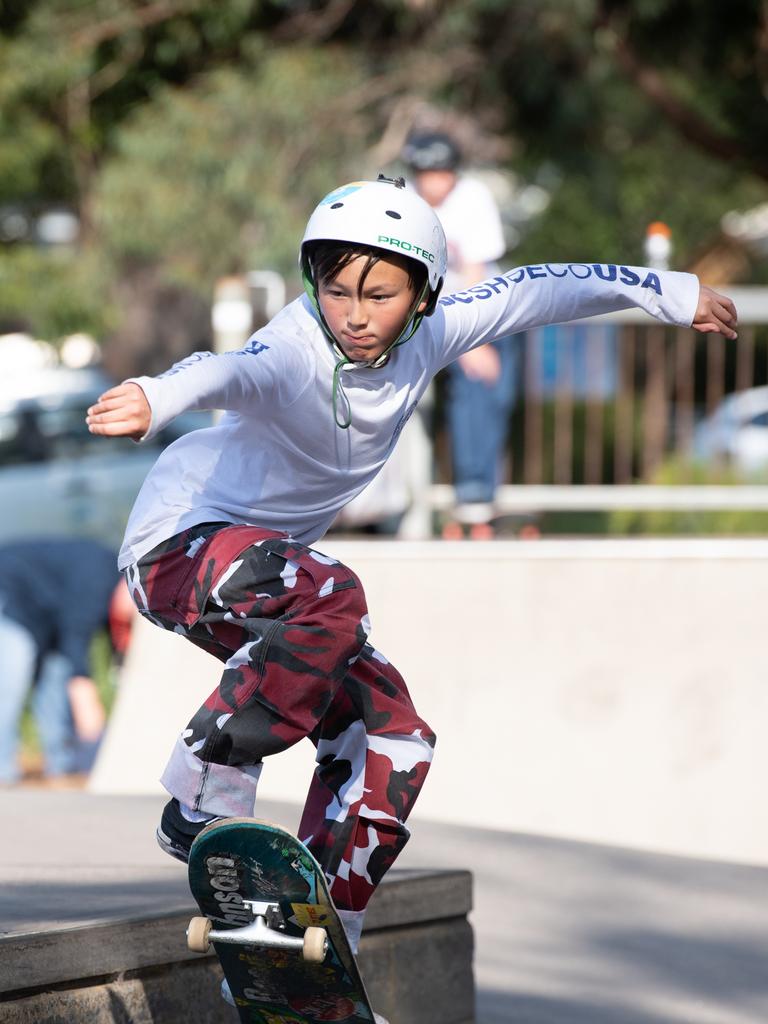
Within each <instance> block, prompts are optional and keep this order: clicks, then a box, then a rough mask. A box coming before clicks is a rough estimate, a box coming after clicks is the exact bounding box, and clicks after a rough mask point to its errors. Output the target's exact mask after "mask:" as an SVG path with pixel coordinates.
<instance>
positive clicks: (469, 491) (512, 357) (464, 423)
mask: <svg viewBox="0 0 768 1024" xmlns="http://www.w3.org/2000/svg"><path fill="white" fill-rule="evenodd" d="M402 156H403V160H404V162H405V164H406V165H407V166H408V168H409V170H410V171H411V173H412V175H413V179H414V185H415V187H416V189H417V190H418V192H419V194H420V195H421V196H422V198H423V199H425V200H426V201H427V202H428V203H429V204H430V206H431V207H432V208H433V210H434V211H435V213H436V214H437V216H438V217H439V219H440V222H441V224H442V225H443V229H444V231H445V237H446V241H447V245H448V273H447V275H446V290H447V291H459V290H461V289H462V288H469V287H471V286H472V285H474V284H477V283H478V282H479V281H482V280H484V279H485V278H488V277H491V276H492V275H493V274H494V273H497V272H498V264H497V261H498V260H499V259H500V258H501V257H502V256H503V255H504V252H505V250H506V243H505V241H504V234H503V230H502V224H501V216H500V213H499V208H498V206H497V204H496V200H495V199H494V197H493V195H492V194H491V191H490V189H489V188H488V187H487V186H486V185H485V184H484V183H483V182H482V181H480V180H478V179H477V178H473V177H471V176H469V175H467V174H465V173H462V172H461V164H462V154H461V150H460V149H459V146H458V144H457V143H456V141H455V140H454V139H453V138H452V137H451V136H450V135H447V134H445V133H443V132H416V133H414V134H412V135H411V136H410V137H409V138H408V140H407V141H406V144H405V146H404V147H403V154H402ZM522 343H523V335H520V334H515V335H513V336H511V337H507V338H502V339H497V340H495V341H493V342H490V343H489V344H488V345H484V346H481V347H479V348H475V349H473V350H471V351H470V352H465V353H464V354H463V355H461V356H460V357H459V359H457V360H456V361H455V362H454V363H452V364H451V365H450V366H449V367H448V368H447V369H446V371H445V372H446V376H447V388H446V424H447V428H448V435H449V440H450V452H451V464H452V475H453V487H454V494H455V504H454V508H453V510H452V513H451V515H450V517H449V518H448V520H447V521H446V522H445V523H444V524H443V529H442V535H443V537H444V538H446V539H459V538H461V537H463V536H464V535H465V533H466V535H467V536H469V537H470V538H472V539H483V540H485V539H488V538H490V537H492V536H493V532H494V529H493V525H492V520H493V518H494V514H495V509H494V500H495V495H496V488H497V485H498V482H499V475H500V470H501V461H502V455H503V451H504V445H505V442H506V439H507V435H508V430H509V421H510V417H511V414H512V409H513V407H514V401H515V392H516V389H517V382H518V378H519V366H520V354H521V348H522Z"/></svg>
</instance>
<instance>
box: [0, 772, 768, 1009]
mask: <svg viewBox="0 0 768 1024" xmlns="http://www.w3.org/2000/svg"><path fill="white" fill-rule="evenodd" d="M161 806H162V800H161V799H160V798H155V797H129V798H125V797H120V798H118V799H114V800H113V799H110V798H107V797H103V796H98V797H97V796H91V795H89V794H87V793H84V792H77V791H75V792H48V791H42V790H30V789H24V790H6V791H4V792H3V793H2V794H1V795H0V808H1V809H2V821H3V836H4V842H3V843H2V844H1V845H0V883H4V884H2V886H1V887H0V934H8V933H13V932H21V931H30V930H38V929H48V928H57V927H58V928H61V927H67V926H69V925H72V924H79V923H85V922H89V921H101V920H105V919H108V918H110V917H118V916H127V915H134V914H141V913H143V912H145V911H150V912H155V913H156V912H160V911H164V910H173V909H180V908H185V907H188V906H189V905H190V897H189V895H188V893H187V890H186V882H185V875H184V869H183V868H182V867H181V866H180V865H178V864H176V863H175V862H174V861H172V860H170V859H169V858H167V857H166V856H165V855H164V854H162V853H161V852H160V851H159V849H158V848H157V847H156V845H155V843H154V839H153V830H154V825H155V823H156V820H157V818H158V815H159V810H160V808H161ZM261 813H263V814H264V816H265V817H272V818H276V819H277V820H280V821H282V822H284V823H285V824H286V825H288V826H289V827H290V826H292V825H295V823H296V819H297V817H298V809H297V808H294V807H283V806H278V805H275V804H264V805H262V806H261ZM401 864H402V866H403V867H438V868H440V867H469V868H471V869H472V870H473V871H474V874H475V903H476V909H475V911H474V913H473V924H474V926H475V932H476V938H477V959H476V976H477V983H478V1024H766V1022H768V869H764V868H749V867H743V866H732V865H728V864H716V863H711V862H706V861H697V860H689V859H685V858H676V857H664V856H655V855H648V854H643V853H636V852H633V851H627V850H619V849H613V848H610V847H603V846H594V845H590V844H586V843H572V842H564V841H559V840H553V839H544V838H539V837H532V836H522V835H516V834H508V833H501V832H491V831H480V830H463V829H460V828H457V827H454V826H444V825H435V824H431V823H426V822H415V823H414V838H413V840H412V842H411V844H410V846H409V847H408V849H407V850H406V852H405V854H404V855H403V858H402V860H401Z"/></svg>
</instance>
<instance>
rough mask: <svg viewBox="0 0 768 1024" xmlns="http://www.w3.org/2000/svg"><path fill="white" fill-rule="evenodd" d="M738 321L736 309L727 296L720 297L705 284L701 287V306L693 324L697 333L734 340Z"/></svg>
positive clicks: (697, 310)
mask: <svg viewBox="0 0 768 1024" xmlns="http://www.w3.org/2000/svg"><path fill="white" fill-rule="evenodd" d="M738 319H739V318H738V316H737V314H736V307H735V306H734V304H733V302H732V301H731V299H729V298H728V296H727V295H720V293H719V292H716V291H715V290H714V289H713V288H709V287H708V286H707V285H705V284H702V285H701V286H700V287H699V304H698V306H697V307H696V315H695V316H694V318H693V323H692V324H691V326H692V327H693V329H694V330H695V331H701V332H702V333H703V334H707V333H710V332H714V333H717V334H724V335H725V337H726V338H731V339H733V338H735V337H737V335H736V331H735V327H736V324H737V323H738Z"/></svg>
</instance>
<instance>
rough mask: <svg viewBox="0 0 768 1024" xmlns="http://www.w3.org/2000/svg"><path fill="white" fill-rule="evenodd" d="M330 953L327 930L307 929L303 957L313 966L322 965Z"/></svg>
mask: <svg viewBox="0 0 768 1024" xmlns="http://www.w3.org/2000/svg"><path fill="white" fill-rule="evenodd" d="M327 951H328V938H327V936H326V934H325V928H314V927H313V928H307V930H306V931H305V932H304V948H303V950H302V956H303V957H304V959H305V960H307V961H308V962H309V963H311V964H321V963H322V962H323V960H325V954H326V952H327Z"/></svg>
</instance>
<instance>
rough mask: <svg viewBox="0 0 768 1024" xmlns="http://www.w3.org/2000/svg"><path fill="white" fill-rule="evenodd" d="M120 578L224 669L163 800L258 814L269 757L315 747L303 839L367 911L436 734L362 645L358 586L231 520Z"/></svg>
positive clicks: (173, 767)
mask: <svg viewBox="0 0 768 1024" xmlns="http://www.w3.org/2000/svg"><path fill="white" fill-rule="evenodd" d="M126 577H127V579H128V584H129V586H130V589H131V593H132V594H133V597H134V600H135V602H136V604H137V606H138V608H139V610H140V611H141V612H142V614H143V615H145V616H146V617H147V618H148V619H150V620H151V621H153V622H155V623H156V624H158V625H160V626H163V627H164V628H165V629H169V630H173V631H174V632H177V633H183V634H185V635H186V636H187V637H188V638H189V639H190V640H191V641H192V642H193V643H194V644H196V645H198V646H199V647H202V648H203V649H204V650H206V651H208V652H209V653H211V654H213V655H215V656H216V657H217V658H218V659H219V660H220V661H222V662H224V672H223V675H222V677H221V681H220V683H219V686H218V688H217V689H216V690H215V691H214V692H213V693H212V694H211V695H210V697H209V698H208V699H207V700H206V702H205V703H204V705H203V706H202V707H201V708H200V710H199V711H198V712H197V713H196V714H195V716H194V717H193V718H192V721H191V722H190V723H189V725H188V726H187V728H186V729H185V730H184V732H183V733H182V735H181V736H180V737H179V740H178V741H177V744H176V746H175V748H174V750H173V752H172V755H171V758H170V761H169V763H168V766H167V768H166V771H165V774H164V775H163V779H162V781H163V784H164V785H165V787H166V789H168V791H169V792H170V793H171V794H172V795H173V796H175V797H176V798H177V799H179V800H180V801H182V802H183V803H185V804H187V805H189V806H190V807H192V808H194V809H195V810H200V811H205V812H208V813H211V814H219V815H250V814H252V813H253V806H254V801H255V797H256V785H257V782H258V778H259V775H260V773H261V767H262V761H263V759H264V758H265V757H267V756H268V755H270V754H275V753H278V752H279V751H281V750H285V749H286V748H288V747H290V746H291V745H292V744H294V743H296V742H297V741H298V740H300V739H302V738H303V737H305V736H309V737H310V739H311V740H312V742H313V743H314V744H315V747H316V749H317V769H316V771H315V773H314V775H313V778H312V782H311V785H310V789H309V794H308V797H307V801H306V805H305V808H304V814H303V816H302V821H301V826H300V835H301V838H302V839H303V840H304V841H305V842H306V843H307V844H308V846H309V847H310V849H311V850H312V852H313V853H314V855H315V857H316V858H317V859H318V861H319V862H320V864H321V866H322V867H323V870H324V871H325V873H326V875H327V876H328V879H329V882H330V885H331V892H332V895H333V897H334V900H335V901H336V904H337V906H338V907H339V908H340V909H343V910H353V911H360V910H363V909H364V908H365V906H366V905H367V903H368V900H369V899H370V897H371V895H372V894H373V892H374V890H375V888H376V886H377V885H378V883H379V881H380V880H381V878H382V876H383V875H384V873H385V872H386V871H387V870H388V868H389V867H390V866H391V865H392V863H393V862H394V860H395V858H396V857H397V855H398V854H399V853H400V851H401V850H402V848H403V847H404V846H405V843H406V842H407V840H408V836H409V832H408V829H407V828H406V826H405V821H406V818H407V817H408V814H409V813H410V811H411V808H412V807H413V804H414V801H415V800H416V797H417V795H418V793H419V790H420V789H421V786H422V784H423V782H424V779H425V776H426V774H427V771H428V769H429V765H430V762H431V759H432V751H433V748H434V743H435V737H434V734H433V733H432V731H431V730H430V728H429V726H427V725H426V723H425V722H423V721H422V720H421V719H420V718H419V716H418V715H417V714H416V711H415V709H414V707H413V704H412V702H411V699H410V696H409V694H408V690H407V689H406V686H405V683H404V682H403V679H402V677H401V676H400V674H399V673H398V672H397V670H396V669H395V668H394V667H393V666H392V665H390V664H389V663H388V662H387V660H386V659H385V658H384V657H383V656H382V655H381V654H379V653H378V652H377V651H375V650H374V649H373V647H371V646H370V644H368V643H367V635H368V632H369V624H368V615H367V608H366V604H365V596H364V594H363V590H362V587H361V585H360V582H359V580H358V579H357V577H356V576H355V575H354V573H353V572H351V571H350V570H349V569H347V568H346V567H345V566H344V565H342V564H341V563H340V562H338V561H336V560H334V559H331V558H328V557H327V556H325V555H321V554H320V553H319V552H317V551H314V550H313V549H311V548H307V547H305V546H304V545H302V544H298V543H296V542H295V541H293V540H292V539H291V538H289V537H287V536H286V535H285V534H282V533H275V532H273V531H270V530H262V529H258V528H254V527H249V526H229V525H227V524H222V523H207V524H204V525H201V526H196V527H193V528H192V529H190V530H187V531H185V532H184V533H180V534H178V535H177V536H175V537H173V538H171V539H170V540H168V541H166V542H164V543H163V544H161V545H159V546H158V547H156V548H154V549H153V550H152V551H151V552H150V553H149V554H148V555H147V556H145V557H144V558H142V559H141V561H140V562H139V563H138V564H137V565H135V566H132V567H130V568H129V569H128V570H127V571H126Z"/></svg>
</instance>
